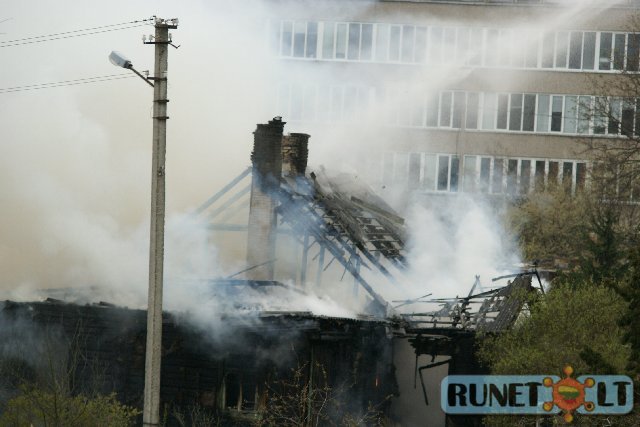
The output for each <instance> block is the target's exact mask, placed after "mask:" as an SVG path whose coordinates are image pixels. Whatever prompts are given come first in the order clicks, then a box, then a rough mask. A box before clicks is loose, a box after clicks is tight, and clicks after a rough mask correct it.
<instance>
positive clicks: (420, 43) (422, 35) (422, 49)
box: [414, 27, 427, 63]
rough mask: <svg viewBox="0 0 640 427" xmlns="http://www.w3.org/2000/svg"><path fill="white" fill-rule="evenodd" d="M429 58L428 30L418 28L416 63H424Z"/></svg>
mask: <svg viewBox="0 0 640 427" xmlns="http://www.w3.org/2000/svg"><path fill="white" fill-rule="evenodd" d="M426 56H427V29H426V28H425V27H417V28H416V43H415V56H414V60H415V62H418V63H422V62H424V60H425V58H426Z"/></svg>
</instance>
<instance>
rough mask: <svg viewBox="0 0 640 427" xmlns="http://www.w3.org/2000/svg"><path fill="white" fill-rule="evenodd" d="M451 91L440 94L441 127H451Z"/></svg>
mask: <svg viewBox="0 0 640 427" xmlns="http://www.w3.org/2000/svg"><path fill="white" fill-rule="evenodd" d="M451 103H452V94H451V92H442V93H441V94H440V127H451Z"/></svg>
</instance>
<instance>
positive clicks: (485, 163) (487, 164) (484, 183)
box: [480, 157, 491, 193]
mask: <svg viewBox="0 0 640 427" xmlns="http://www.w3.org/2000/svg"><path fill="white" fill-rule="evenodd" d="M490 174H491V158H490V157H483V158H481V159H480V191H481V192H483V193H488V192H489V176H490Z"/></svg>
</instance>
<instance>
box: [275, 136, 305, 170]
mask: <svg viewBox="0 0 640 427" xmlns="http://www.w3.org/2000/svg"><path fill="white" fill-rule="evenodd" d="M308 157H309V135H307V134H306V133H291V134H289V135H286V136H284V137H283V138H282V174H283V175H284V176H289V177H296V176H300V175H302V176H304V174H305V172H306V170H307V158H308Z"/></svg>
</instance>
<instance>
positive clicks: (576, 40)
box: [569, 31, 583, 70]
mask: <svg viewBox="0 0 640 427" xmlns="http://www.w3.org/2000/svg"><path fill="white" fill-rule="evenodd" d="M582 39H583V34H582V32H581V31H572V32H571V37H570V41H569V68H571V69H572V70H579V69H581V68H582V43H583V40H582Z"/></svg>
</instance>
